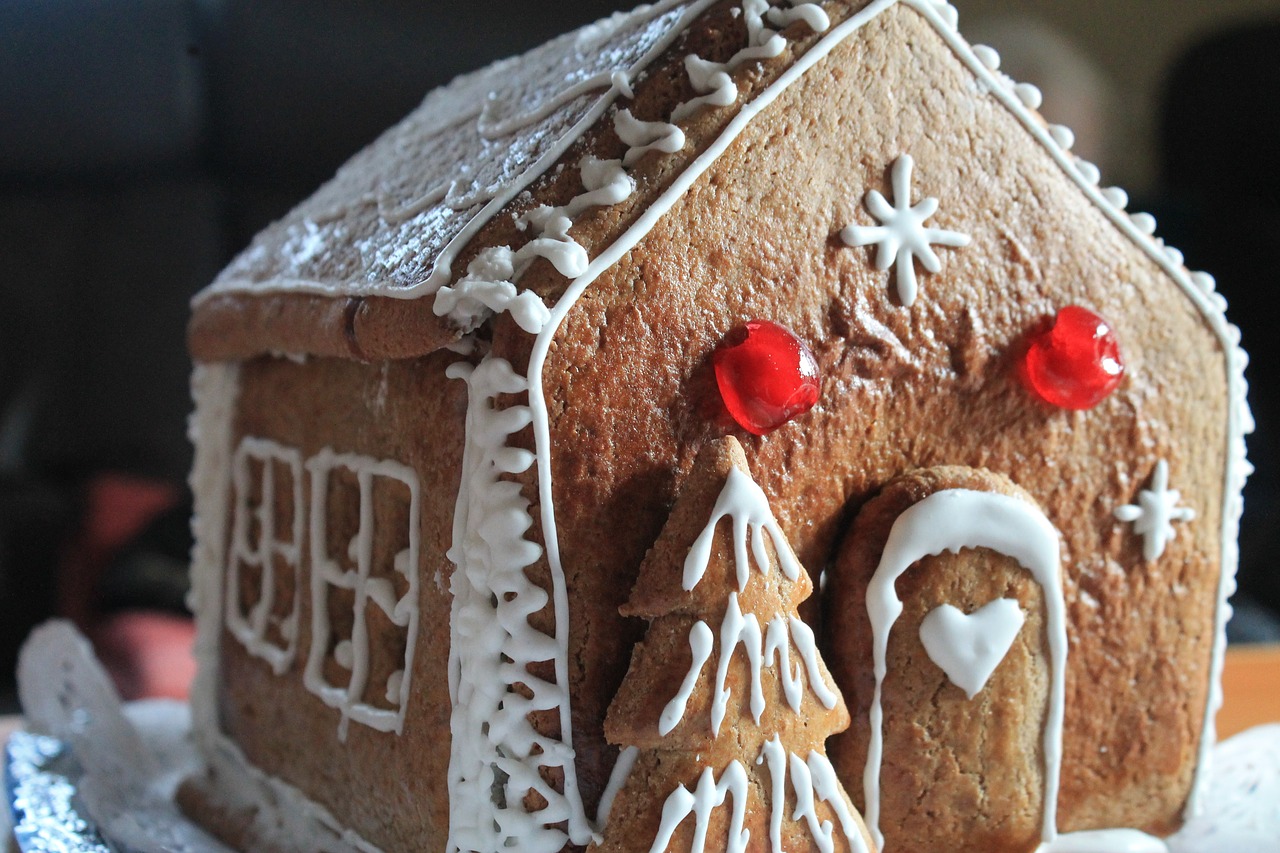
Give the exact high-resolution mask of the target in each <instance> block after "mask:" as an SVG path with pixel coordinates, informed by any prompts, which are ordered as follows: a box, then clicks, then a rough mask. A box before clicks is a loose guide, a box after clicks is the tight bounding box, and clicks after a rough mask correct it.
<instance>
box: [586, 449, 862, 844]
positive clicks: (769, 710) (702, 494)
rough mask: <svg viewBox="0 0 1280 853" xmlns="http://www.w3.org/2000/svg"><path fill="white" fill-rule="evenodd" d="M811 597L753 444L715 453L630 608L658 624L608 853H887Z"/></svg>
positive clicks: (633, 676) (632, 685) (635, 699)
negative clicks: (847, 775)
mask: <svg viewBox="0 0 1280 853" xmlns="http://www.w3.org/2000/svg"><path fill="white" fill-rule="evenodd" d="M812 591H813V587H812V584H811V583H810V581H809V577H808V575H807V574H806V573H805V571H804V569H803V567H801V566H800V564H799V562H798V561H797V560H796V557H795V554H794V553H793V552H792V550H791V547H790V545H788V544H787V541H786V539H785V537H784V536H783V534H782V531H781V530H780V529H779V527H778V524H777V522H776V521H775V520H774V517H773V513H772V511H771V510H770V509H769V504H768V501H767V499H766V498H765V495H764V493H763V492H762V491H761V489H760V487H759V486H758V485H756V483H755V481H754V480H752V478H751V474H750V472H749V471H748V469H747V464H746V458H745V456H744V455H743V452H742V447H741V446H740V445H739V444H738V442H737V441H736V440H735V439H733V438H724V439H721V440H719V441H717V442H714V443H712V444H711V445H709V446H708V447H707V448H705V449H704V450H703V452H702V453H701V454H700V455H699V457H698V460H697V462H696V463H695V465H694V470H693V472H692V474H691V476H690V478H689V481H688V483H687V485H686V486H685V488H684V489H683V491H682V492H681V494H680V496H679V499H678V500H677V502H676V504H675V506H674V507H673V509H672V512H671V516H670V518H669V519H668V521H667V524H666V526H665V527H664V528H663V531H662V534H661V536H660V537H659V538H658V541H657V543H656V544H655V545H654V547H653V548H652V549H651V550H650V551H649V554H648V555H647V556H646V558H645V561H644V563H643V564H642V566H641V568H640V574H639V579H638V580H637V582H636V586H635V589H634V591H633V592H632V594H631V598H630V601H629V602H628V603H627V605H626V606H625V607H624V608H623V612H624V613H625V614H626V615H631V616H640V617H644V618H646V619H648V620H649V630H648V633H647V634H646V636H645V640H644V642H643V643H641V644H640V645H638V646H637V647H636V649H635V652H634V653H633V655H632V658H631V667H630V669H629V670H628V672H627V676H626V679H625V680H624V681H623V683H622V686H621V687H620V688H619V690H618V693H617V695H616V696H615V697H614V700H613V703H612V704H611V705H610V706H609V713H608V716H607V718H606V720H605V734H606V736H607V737H608V739H609V741H610V742H611V743H614V744H617V745H618V746H621V747H624V752H623V756H622V758H621V759H620V763H621V764H622V766H624V767H625V766H626V764H632V762H634V763H633V764H632V766H631V770H630V773H629V775H628V776H627V777H626V781H625V782H623V783H622V786H621V788H620V789H618V790H617V793H616V796H614V798H613V801H612V804H611V805H609V804H606V805H605V806H604V807H603V808H602V810H601V811H602V820H604V822H605V826H604V827H603V835H602V837H601V839H600V840H599V841H598V842H597V844H596V845H595V847H594V849H597V850H600V851H635V850H652V851H661V850H671V851H684V850H703V849H705V850H728V851H745V850H753V851H754V850H762V851H763V850H773V851H781V850H786V851H802V850H822V851H833V850H849V851H870V850H872V845H871V842H870V840H869V839H868V837H867V835H866V829H865V827H864V826H863V824H862V819H861V817H860V816H859V815H858V813H857V812H856V811H855V810H854V808H853V806H852V805H851V804H850V801H849V797H848V795H847V794H846V793H845V791H844V788H843V787H842V786H841V785H840V782H839V780H838V779H837V778H836V775H835V772H834V771H833V770H832V768H831V764H830V763H829V762H828V761H827V758H826V750H825V746H824V744H825V742H826V739H827V737H828V736H830V735H832V734H835V733H836V732H839V731H843V730H844V729H845V728H847V727H848V725H849V713H848V710H847V709H846V708H845V705H844V700H843V699H842V698H841V697H840V694H839V692H838V691H837V689H836V687H835V683H834V681H833V680H832V678H831V676H830V674H829V673H828V672H827V668H826V665H825V664H824V663H823V661H822V658H821V655H820V654H819V652H818V649H817V645H816V643H815V641H814V634H813V631H812V630H810V628H809V627H808V626H807V625H806V624H805V623H804V622H803V621H802V620H801V619H800V617H799V615H798V612H797V607H798V606H799V604H800V603H801V602H802V601H804V600H805V599H806V598H808V597H809V595H810V594H811V592H812ZM608 796H610V795H609V794H607V795H606V799H607V798H608Z"/></svg>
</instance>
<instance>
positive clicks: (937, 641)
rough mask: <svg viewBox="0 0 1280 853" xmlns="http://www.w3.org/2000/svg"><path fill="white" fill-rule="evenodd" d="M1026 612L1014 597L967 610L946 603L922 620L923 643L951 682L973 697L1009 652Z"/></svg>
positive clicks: (930, 657)
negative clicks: (966, 611) (972, 610)
mask: <svg viewBox="0 0 1280 853" xmlns="http://www.w3.org/2000/svg"><path fill="white" fill-rule="evenodd" d="M1025 621H1026V616H1025V615H1024V614H1023V612H1022V606H1021V605H1020V604H1018V601H1017V599H1014V598H998V599H996V600H995V601H992V602H989V603H987V604H986V605H984V606H982V607H980V608H978V609H977V610H976V611H974V612H973V613H965V612H963V611H962V610H960V609H959V608H958V607H954V606H953V605H950V604H943V605H942V606H940V607H935V608H934V609H933V610H931V611H929V613H928V615H926V616H925V617H924V619H923V620H921V622H920V644H921V645H922V646H924V650H925V653H926V654H928V655H929V659H930V660H931V661H933V662H934V663H935V664H937V665H938V668H939V669H941V670H942V671H943V672H944V673H946V675H947V678H948V679H950V680H951V683H952V684H954V685H956V686H957V687H959V688H960V689H961V690H963V691H964V692H965V695H966V696H968V697H969V698H970V699H972V698H973V697H974V696H977V695H978V693H979V692H981V691H982V688H984V687H986V685H987V681H988V680H990V678H991V675H992V673H994V672H995V671H996V667H998V666H999V665H1000V663H1001V662H1002V661H1003V660H1004V658H1005V656H1006V655H1007V654H1009V649H1010V648H1011V647H1012V646H1013V641H1014V640H1015V639H1017V637H1018V634H1019V632H1021V631H1022V625H1023V623H1024V622H1025Z"/></svg>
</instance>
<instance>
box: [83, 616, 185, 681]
mask: <svg viewBox="0 0 1280 853" xmlns="http://www.w3.org/2000/svg"><path fill="white" fill-rule="evenodd" d="M195 633H196V631H195V625H194V624H193V623H192V621H191V620H190V619H189V618H184V617H182V616H175V615H172V614H169V613H157V612H154V611H150V610H130V611H124V612H122V613H117V614H114V615H111V616H108V617H106V618H104V619H103V620H102V621H101V622H100V623H99V624H97V625H96V626H95V627H94V629H93V632H92V634H93V644H94V647H95V649H96V651H97V653H98V656H99V658H101V660H102V663H103V665H104V666H105V667H106V668H107V672H108V673H110V674H111V679H112V681H114V682H115V685H116V689H117V690H118V691H120V697H121V698H122V699H124V700H125V701H130V700H133V699H160V698H164V699H186V698H187V692H188V689H189V688H190V685H191V679H192V677H194V676H195V672H196V662H195V658H194V657H192V654H191V646H192V642H193V641H194V640H195Z"/></svg>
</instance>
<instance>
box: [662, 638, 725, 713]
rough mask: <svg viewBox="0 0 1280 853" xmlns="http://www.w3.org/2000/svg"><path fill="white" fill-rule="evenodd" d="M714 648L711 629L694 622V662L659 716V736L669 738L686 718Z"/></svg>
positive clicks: (690, 646) (692, 645) (692, 643)
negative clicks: (703, 669)
mask: <svg viewBox="0 0 1280 853" xmlns="http://www.w3.org/2000/svg"><path fill="white" fill-rule="evenodd" d="M714 647H715V636H714V635H713V634H712V633H711V628H710V627H709V626H708V625H707V623H706V622H703V621H702V620H701V619H699V620H698V621H697V622H694V623H693V627H692V628H690V629H689V651H690V653H691V654H692V656H693V662H692V663H691V664H690V665H689V671H688V672H687V673H685V676H684V681H682V682H681V683H680V689H679V690H677V691H676V695H675V696H673V697H672V698H671V701H669V702H667V704H666V706H664V707H663V709H662V713H661V714H660V715H659V716H658V734H660V735H662V736H663V737H665V736H667V735H668V734H670V733H671V730H672V729H674V728H675V727H676V725H677V724H678V723H679V722H680V720H682V719H683V718H684V712H685V709H686V708H688V707H689V697H691V696H692V695H693V688H694V687H696V686H697V684H698V676H699V675H700V674H701V673H702V667H704V666H705V665H706V663H707V659H708V658H710V657H711V652H712V650H713V648H714ZM719 693H720V690H719V689H717V690H716V695H717V696H718V695H719Z"/></svg>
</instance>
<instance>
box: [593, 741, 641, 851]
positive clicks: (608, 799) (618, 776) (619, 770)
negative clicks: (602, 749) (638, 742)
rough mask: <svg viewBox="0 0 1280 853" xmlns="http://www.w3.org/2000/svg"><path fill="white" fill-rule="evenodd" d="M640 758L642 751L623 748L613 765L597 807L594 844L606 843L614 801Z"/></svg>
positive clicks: (633, 747)
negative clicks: (605, 836)
mask: <svg viewBox="0 0 1280 853" xmlns="http://www.w3.org/2000/svg"><path fill="white" fill-rule="evenodd" d="M639 757H640V749H639V747H635V746H627V747H623V748H622V750H621V751H620V752H619V753H618V760H617V761H615V762H614V763H613V771H612V772H610V774H609V781H608V783H606V784H605V786H604V791H603V792H601V794H600V805H599V806H597V807H596V831H595V832H594V833H593V834H592V836H591V839H592V841H593V842H594V843H596V844H600V843H601V842H602V841H604V831H605V828H606V827H607V826H608V825H609V813H610V812H612V811H613V801H614V800H616V799H617V798H618V792H619V791H621V790H622V786H623V785H625V784H627V779H629V778H631V771H632V770H633V769H634V768H635V766H636V759H637V758H639Z"/></svg>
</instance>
